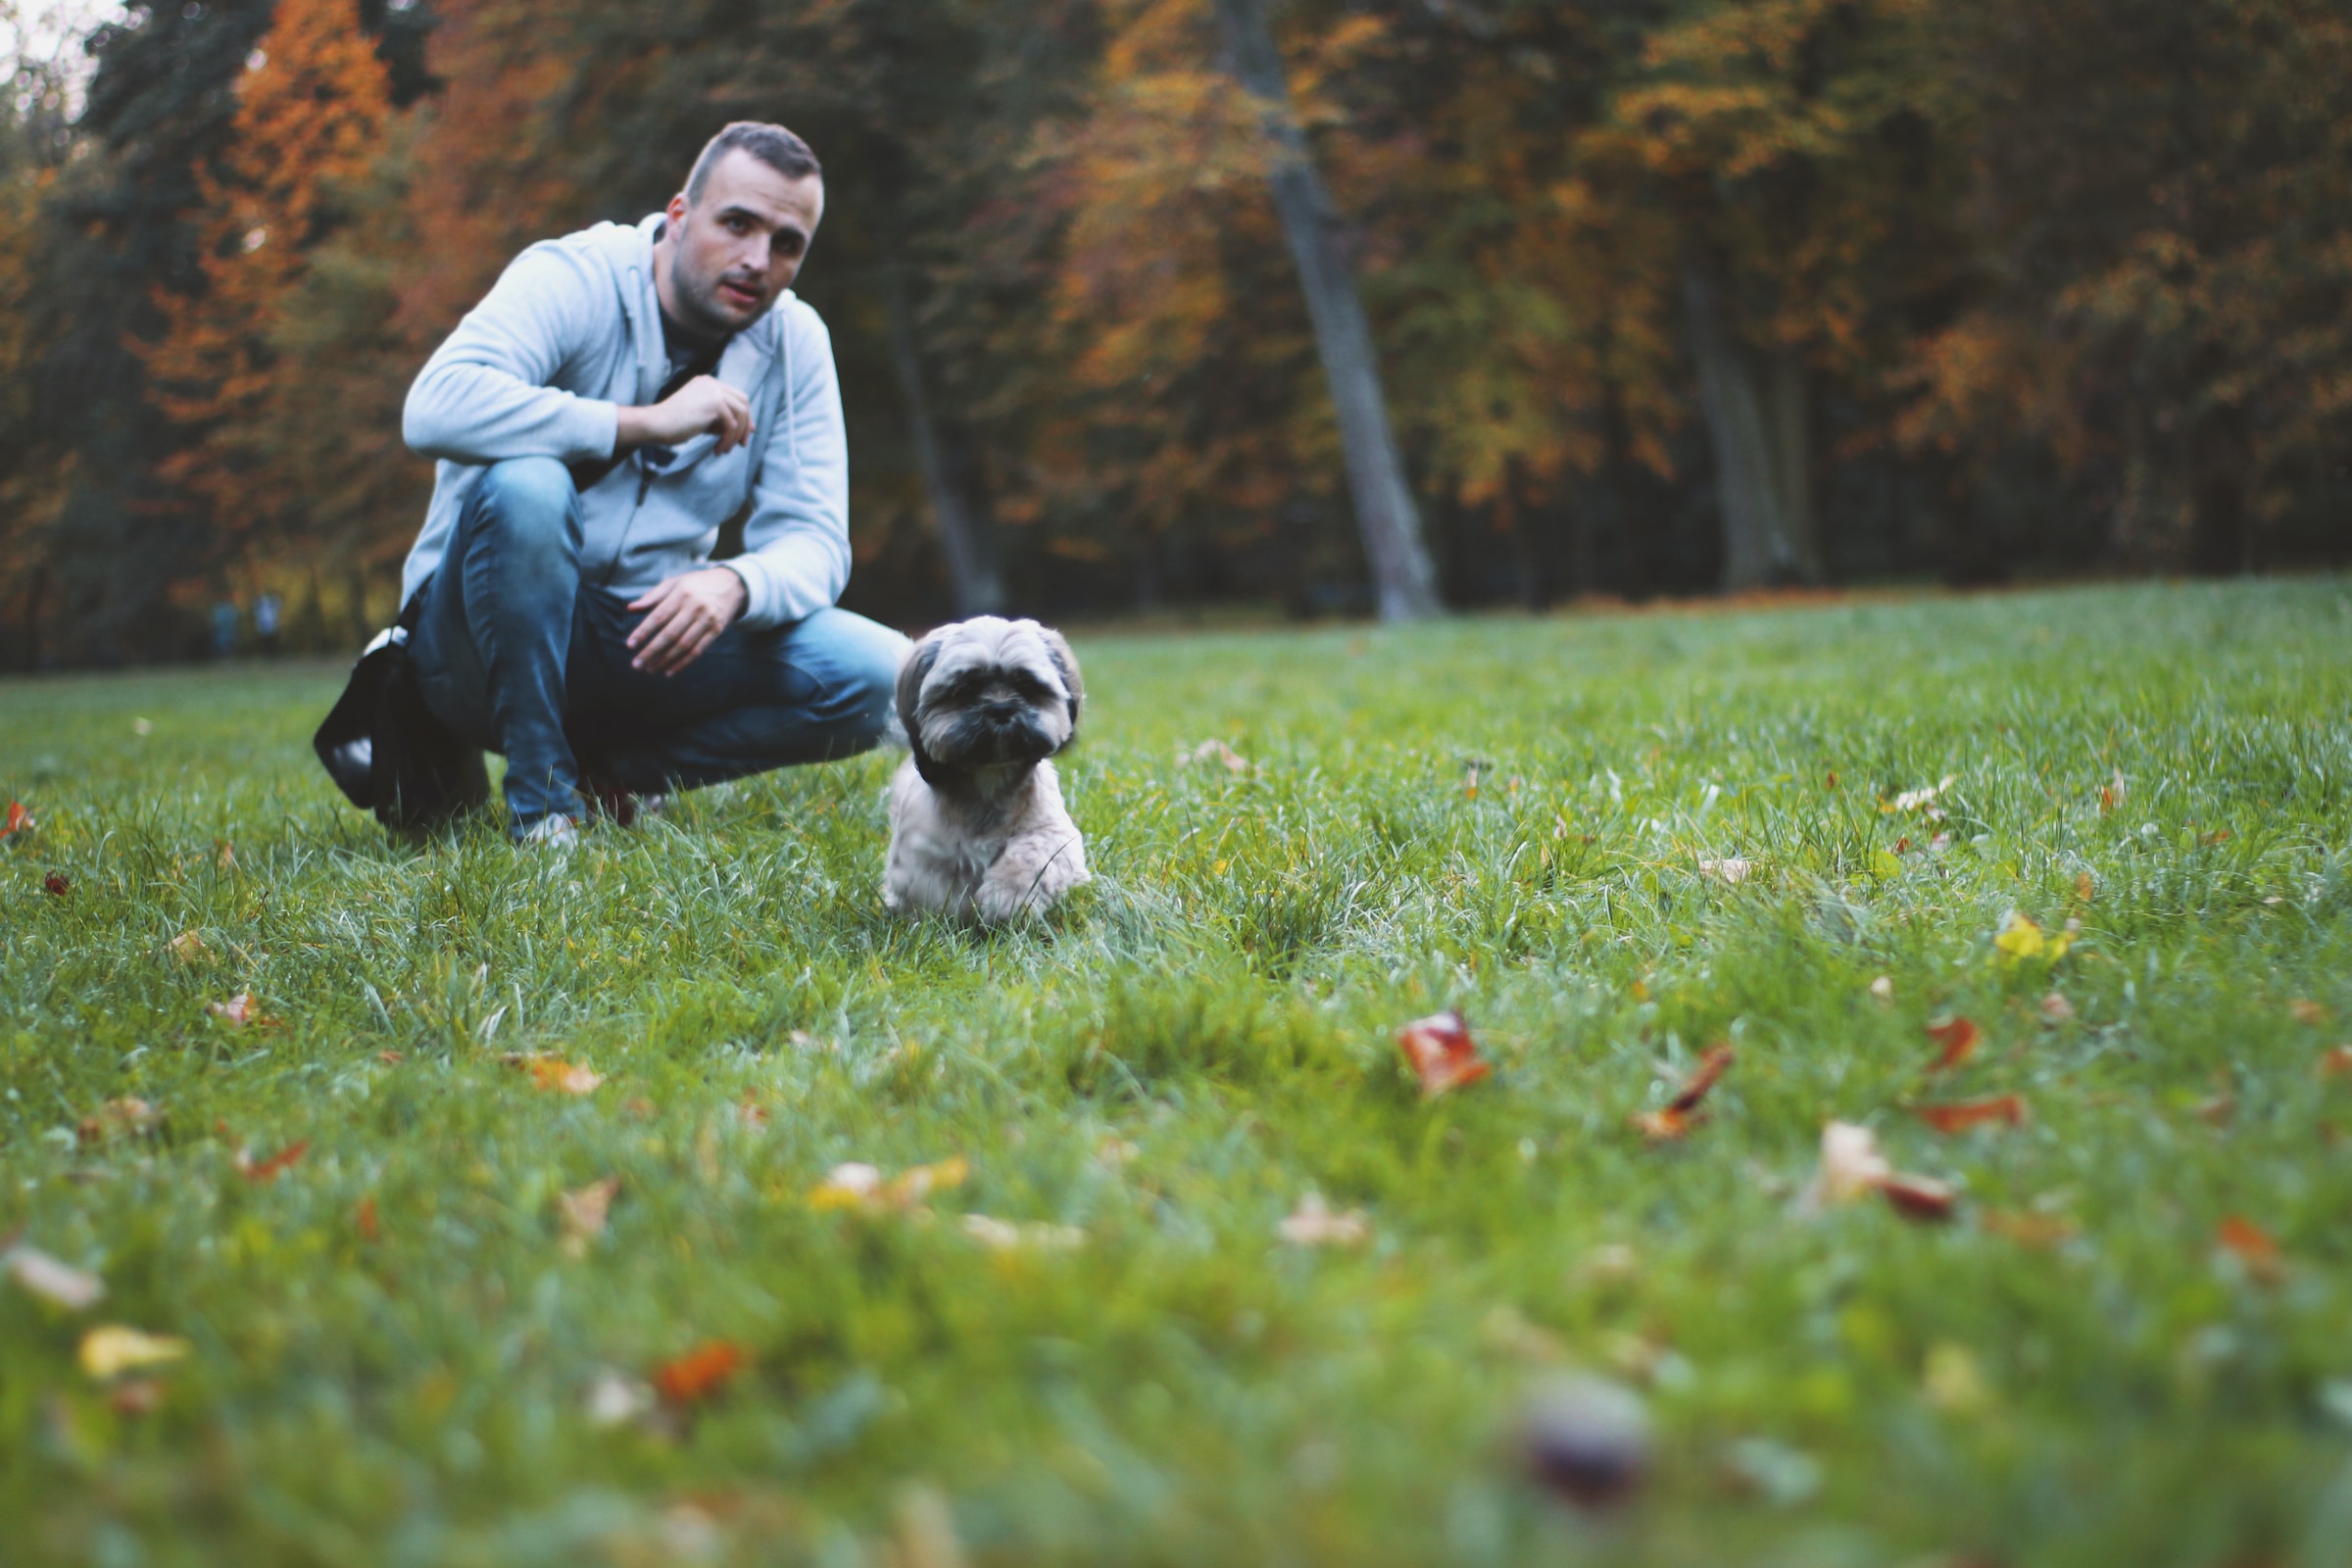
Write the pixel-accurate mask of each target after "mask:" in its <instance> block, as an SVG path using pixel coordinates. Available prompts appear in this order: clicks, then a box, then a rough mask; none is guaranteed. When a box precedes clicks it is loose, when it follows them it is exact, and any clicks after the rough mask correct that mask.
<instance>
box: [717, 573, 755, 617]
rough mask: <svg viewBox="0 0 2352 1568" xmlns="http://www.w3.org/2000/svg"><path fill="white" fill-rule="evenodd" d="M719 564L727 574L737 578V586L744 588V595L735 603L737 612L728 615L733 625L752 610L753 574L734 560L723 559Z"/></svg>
mask: <svg viewBox="0 0 2352 1568" xmlns="http://www.w3.org/2000/svg"><path fill="white" fill-rule="evenodd" d="M717 564H718V566H719V567H720V568H721V569H722V570H724V571H725V572H726V573H727V575H729V576H731V577H733V578H734V579H735V583H736V586H737V587H739V588H741V589H742V590H743V597H742V598H741V599H739V600H737V601H736V604H735V613H733V614H731V615H729V616H728V617H727V623H728V624H729V625H733V624H734V623H735V622H736V621H739V620H741V619H742V618H743V617H744V616H745V615H746V614H747V613H750V611H751V608H752V579H751V575H750V573H748V572H746V571H745V570H744V569H743V568H742V567H740V566H738V565H736V564H735V563H733V562H732V561H721V562H719V563H717Z"/></svg>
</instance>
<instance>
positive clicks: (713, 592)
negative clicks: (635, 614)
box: [629, 393, 751, 675]
mask: <svg viewBox="0 0 2352 1568" xmlns="http://www.w3.org/2000/svg"><path fill="white" fill-rule="evenodd" d="M679 395H680V396H681V397H682V396H684V395H685V394H684V393H680V394H679ZM750 598H751V592H750V590H749V589H747V588H745V587H744V585H743V579H742V578H741V577H738V576H736V575H735V573H733V572H732V571H729V570H728V569H727V568H726V567H724V566H705V567H703V568H702V569H701V570H700V571H689V572H684V573H682V574H680V575H678V576H675V577H672V578H670V579H669V580H668V581H667V582H663V583H660V584H658V585H656V586H655V587H652V588H649V589H647V590H646V591H645V592H644V593H643V594H641V595H639V596H638V597H637V598H636V599H635V600H633V601H631V602H630V604H629V608H630V609H631V610H642V611H645V612H646V617H645V619H643V620H641V621H639V622H638V623H637V629H636V630H635V631H633V632H631V633H629V646H630V647H631V648H633V649H635V650H636V651H637V657H636V658H634V659H632V660H631V661H629V663H630V665H631V666H632V667H633V668H636V669H650V670H652V671H653V672H654V673H656V674H658V675H675V674H676V673H677V672H678V671H679V670H681V669H684V668H685V667H686V666H687V665H688V664H691V663H693V662H695V661H696V660H697V659H699V658H701V657H702V652H703V650H704V649H706V648H708V647H710V646H711V638H713V637H716V636H717V635H718V634H719V633H720V632H722V631H725V630H726V629H727V627H728V626H730V625H731V624H733V623H734V620H735V617H736V616H737V615H740V614H742V613H743V607H744V604H745V602H746V601H748V600H749V599H750Z"/></svg>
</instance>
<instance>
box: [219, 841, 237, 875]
mask: <svg viewBox="0 0 2352 1568" xmlns="http://www.w3.org/2000/svg"><path fill="white" fill-rule="evenodd" d="M213 843H214V846H215V852H214V855H213V863H214V864H215V865H217V866H219V867H220V868H221V870H223V871H234V870H235V869H236V868H237V847H236V846H235V845H234V844H231V843H230V842H229V841H228V840H226V839H215V840H214V841H213Z"/></svg>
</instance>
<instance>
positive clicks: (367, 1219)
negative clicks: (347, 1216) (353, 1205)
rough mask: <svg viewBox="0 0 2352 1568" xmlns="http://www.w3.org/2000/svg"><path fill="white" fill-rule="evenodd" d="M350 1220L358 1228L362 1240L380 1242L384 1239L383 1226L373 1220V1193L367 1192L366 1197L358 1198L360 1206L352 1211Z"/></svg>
mask: <svg viewBox="0 0 2352 1568" xmlns="http://www.w3.org/2000/svg"><path fill="white" fill-rule="evenodd" d="M351 1222H352V1224H353V1225H354V1226H356V1227H357V1228H358V1229H359V1233H360V1239H361V1240H362V1241H368V1242H380V1241H382V1240H383V1239H384V1232H383V1228H382V1227H381V1226H379V1225H377V1224H376V1222H375V1195H374V1194H373V1193H369V1194H368V1196H367V1197H366V1198H363V1199H361V1200H360V1206H359V1207H358V1208H357V1209H354V1210H353V1211H352V1216H351Z"/></svg>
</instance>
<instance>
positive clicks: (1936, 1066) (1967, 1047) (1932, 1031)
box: [1928, 1017, 1985, 1072]
mask: <svg viewBox="0 0 2352 1568" xmlns="http://www.w3.org/2000/svg"><path fill="white" fill-rule="evenodd" d="M1928 1038H1929V1039H1930V1040H1933V1041H1935V1042H1936V1044H1937V1045H1938V1046H1941V1047H1942V1048H1943V1049H1942V1051H1941V1052H1939V1053H1938V1054H1936V1059H1935V1061H1933V1062H1932V1063H1930V1064H1929V1066H1928V1071H1930V1072H1949V1071H1951V1070H1952V1069H1953V1068H1954V1067H1957V1066H1959V1065H1960V1064H1961V1063H1962V1062H1964V1061H1966V1060H1968V1058H1969V1057H1971V1056H1973V1055H1975V1054H1977V1043H1978V1042H1979V1041H1981V1040H1983V1039H1984V1038H1985V1035H1984V1031H1983V1030H1981V1029H1979V1028H1978V1027H1977V1026H1976V1023H1975V1021H1974V1020H1972V1019H1968V1018H1962V1017H1951V1018H1946V1019H1945V1020H1944V1021H1943V1022H1941V1023H1932V1024H1930V1025H1928Z"/></svg>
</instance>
